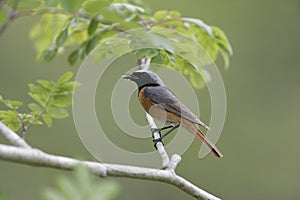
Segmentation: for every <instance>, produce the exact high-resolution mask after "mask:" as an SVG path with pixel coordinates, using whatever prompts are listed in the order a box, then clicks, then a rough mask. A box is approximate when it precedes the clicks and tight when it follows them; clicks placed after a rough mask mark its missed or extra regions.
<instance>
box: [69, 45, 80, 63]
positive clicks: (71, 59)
mask: <svg viewBox="0 0 300 200" xmlns="http://www.w3.org/2000/svg"><path fill="white" fill-rule="evenodd" d="M78 57H79V49H77V50H75V51H73V52H72V53H71V54H70V55H69V57H68V62H69V63H70V65H74V64H75V62H76V61H77V59H78Z"/></svg>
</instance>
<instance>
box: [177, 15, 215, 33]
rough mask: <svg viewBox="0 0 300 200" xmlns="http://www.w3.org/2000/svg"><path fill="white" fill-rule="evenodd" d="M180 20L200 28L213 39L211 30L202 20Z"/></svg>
mask: <svg viewBox="0 0 300 200" xmlns="http://www.w3.org/2000/svg"><path fill="white" fill-rule="evenodd" d="M181 20H183V21H185V22H189V23H192V24H195V25H196V26H198V27H200V28H202V30H203V31H205V32H207V33H208V34H209V35H210V37H212V38H213V37H214V33H213V30H212V28H211V27H210V26H209V25H207V24H205V23H204V22H203V21H202V20H200V19H196V18H181Z"/></svg>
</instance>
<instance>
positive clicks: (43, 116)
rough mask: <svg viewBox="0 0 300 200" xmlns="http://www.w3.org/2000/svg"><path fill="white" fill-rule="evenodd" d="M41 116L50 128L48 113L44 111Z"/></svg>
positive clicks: (50, 122)
mask: <svg viewBox="0 0 300 200" xmlns="http://www.w3.org/2000/svg"><path fill="white" fill-rule="evenodd" d="M42 118H43V120H44V122H45V123H46V124H47V126H48V127H49V128H50V127H51V126H52V118H51V117H50V115H48V114H46V113H45V114H43V115H42Z"/></svg>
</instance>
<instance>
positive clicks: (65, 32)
mask: <svg viewBox="0 0 300 200" xmlns="http://www.w3.org/2000/svg"><path fill="white" fill-rule="evenodd" d="M67 38H68V28H65V29H64V30H62V32H61V33H60V34H59V35H58V36H57V38H56V46H57V47H61V46H62V45H63V44H64V43H65V41H66V40H67Z"/></svg>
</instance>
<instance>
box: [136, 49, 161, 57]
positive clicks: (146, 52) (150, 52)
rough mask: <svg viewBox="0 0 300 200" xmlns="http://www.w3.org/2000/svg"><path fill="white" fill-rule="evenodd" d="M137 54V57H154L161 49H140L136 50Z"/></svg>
mask: <svg viewBox="0 0 300 200" xmlns="http://www.w3.org/2000/svg"><path fill="white" fill-rule="evenodd" d="M134 54H135V56H136V58H137V59H142V58H153V57H155V56H156V55H157V54H159V50H157V49H150V48H147V49H138V50H136V51H135V52H134Z"/></svg>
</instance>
